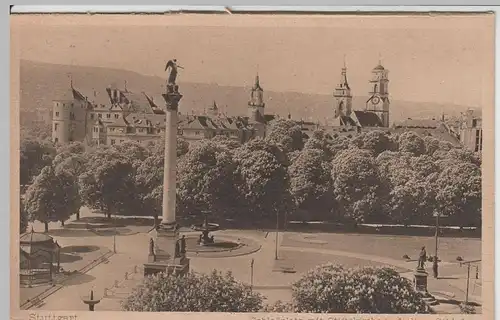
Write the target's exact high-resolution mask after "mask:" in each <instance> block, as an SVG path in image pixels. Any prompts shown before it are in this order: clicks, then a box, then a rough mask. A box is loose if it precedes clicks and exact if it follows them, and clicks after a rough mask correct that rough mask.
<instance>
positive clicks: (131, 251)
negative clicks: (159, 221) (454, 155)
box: [41, 227, 480, 311]
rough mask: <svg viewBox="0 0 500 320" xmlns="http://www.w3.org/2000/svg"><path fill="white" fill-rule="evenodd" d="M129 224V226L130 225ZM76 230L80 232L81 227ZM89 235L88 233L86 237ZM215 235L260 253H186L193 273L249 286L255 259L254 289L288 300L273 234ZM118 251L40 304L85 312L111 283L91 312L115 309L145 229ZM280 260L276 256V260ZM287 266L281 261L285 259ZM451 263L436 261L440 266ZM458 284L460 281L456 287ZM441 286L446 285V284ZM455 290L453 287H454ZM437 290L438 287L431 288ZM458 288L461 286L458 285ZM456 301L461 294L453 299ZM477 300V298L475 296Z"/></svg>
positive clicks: (133, 281)
mask: <svg viewBox="0 0 500 320" xmlns="http://www.w3.org/2000/svg"><path fill="white" fill-rule="evenodd" d="M130 228H132V229H133V228H134V227H130ZM76 231H78V232H77V233H81V232H80V230H76ZM71 232H72V230H68V232H67V233H68V234H67V235H65V236H64V237H61V238H60V239H61V242H62V243H63V244H64V245H77V244H87V245H90V244H95V245H101V246H103V245H104V246H107V247H108V248H110V249H112V246H113V237H112V236H109V235H108V236H99V235H96V234H95V233H89V234H88V236H85V237H82V236H81V235H78V236H75V237H71V236H70V234H71ZM90 234H92V235H90ZM217 234H221V235H224V234H228V235H233V236H234V235H235V234H236V235H237V236H240V237H245V238H251V239H253V240H255V241H257V242H259V243H261V245H262V247H261V249H260V250H259V251H257V252H255V253H252V254H250V255H246V256H239V257H230V258H200V257H196V256H195V255H193V256H190V257H189V258H190V259H191V269H192V270H194V271H197V272H203V273H207V272H210V271H212V270H213V269H217V270H219V271H222V272H224V271H231V272H232V274H233V276H234V277H235V278H236V279H237V280H239V281H242V282H245V283H248V284H250V282H251V278H252V277H251V268H250V262H251V260H252V259H254V268H253V285H254V289H255V290H256V291H258V292H260V293H262V294H264V295H265V296H266V297H267V298H268V300H267V302H269V303H272V302H274V301H276V300H284V301H287V300H290V299H291V290H290V289H289V286H290V285H291V284H292V283H293V282H294V281H296V280H297V279H299V278H300V276H301V274H300V273H295V274H287V273H282V272H273V269H275V267H276V264H277V262H276V260H275V248H276V233H274V232H269V233H267V234H266V233H264V232H256V231H242V230H237V231H235V230H221V231H217V233H216V236H217ZM278 236H279V238H278V243H283V233H279V234H278ZM116 247H117V252H118V253H117V254H116V255H114V256H112V257H110V259H109V263H107V264H102V265H99V266H97V267H96V268H94V269H92V270H91V271H90V272H88V273H87V274H85V275H82V276H81V277H80V278H76V279H74V281H73V282H72V283H70V285H68V286H66V287H64V288H62V289H61V290H59V291H58V292H56V293H55V294H54V295H52V296H50V297H48V298H47V299H46V300H45V304H44V305H43V306H41V309H44V310H76V311H78V310H85V309H86V306H85V305H84V304H83V303H82V302H81V300H80V297H81V296H82V295H84V294H87V293H88V291H89V290H90V288H94V290H96V292H98V293H100V294H101V295H102V294H103V292H104V288H112V287H113V285H114V283H115V281H118V282H119V283H120V285H119V288H115V289H114V290H113V292H109V294H110V296H108V297H105V298H104V299H103V300H102V302H101V303H100V304H99V305H98V306H97V307H96V310H115V311H116V310H120V301H121V300H122V299H123V298H125V297H126V296H127V295H128V294H129V293H130V292H131V291H132V289H133V288H134V287H135V286H137V284H139V283H140V281H141V279H142V269H140V272H139V273H137V274H134V275H133V277H131V278H130V279H128V280H126V281H125V280H124V275H125V272H129V273H130V272H131V271H133V269H134V266H139V267H142V264H143V263H144V262H145V261H146V259H147V248H148V235H147V234H145V233H138V234H130V235H123V236H116ZM279 250H283V251H292V252H299V253H300V252H307V253H311V254H317V255H334V256H340V257H349V258H357V259H362V260H367V261H374V262H377V263H379V264H382V265H391V266H395V267H397V268H400V269H404V270H408V272H406V273H403V274H402V275H403V276H406V277H409V278H412V273H411V269H413V266H412V265H411V264H409V263H407V262H405V261H403V260H396V259H392V258H387V257H381V256H377V255H370V254H361V253H354V252H349V251H342V250H330V249H324V248H314V247H295V246H280V249H279ZM278 262H280V260H278ZM284 263H285V264H286V260H284ZM447 265H451V263H445V262H443V263H441V266H442V267H443V268H444V267H446V266H447ZM460 277H463V275H460V276H459V277H458V278H459V279H448V280H445V279H442V280H434V279H431V278H430V279H429V286H430V287H432V288H433V289H435V288H443V287H444V288H445V289H446V290H444V289H441V290H444V291H452V289H448V287H447V286H449V287H450V288H455V286H458V288H462V287H464V284H465V279H463V278H460ZM459 282H461V283H462V285H461V286H459ZM445 284H446V285H445ZM456 289H457V288H455V289H453V290H455V291H456ZM436 290H437V289H436ZM458 290H461V289H458ZM471 293H472V296H471V300H474V299H476V300H477V299H480V298H479V297H475V296H474V290H472V289H471ZM457 298H458V299H459V300H460V299H461V297H457ZM479 301H480V300H479Z"/></svg>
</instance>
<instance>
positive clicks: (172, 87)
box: [165, 59, 184, 92]
mask: <svg viewBox="0 0 500 320" xmlns="http://www.w3.org/2000/svg"><path fill="white" fill-rule="evenodd" d="M177 69H184V68H183V67H181V66H179V65H178V64H177V59H172V60H168V62H167V64H166V65H165V71H166V72H167V89H168V90H169V92H175V91H177V90H176V89H177V88H178V85H177V84H176V83H175V80H176V79H177Z"/></svg>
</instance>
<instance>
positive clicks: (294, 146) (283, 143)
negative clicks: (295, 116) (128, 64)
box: [266, 119, 305, 153]
mask: <svg viewBox="0 0 500 320" xmlns="http://www.w3.org/2000/svg"><path fill="white" fill-rule="evenodd" d="M304 138H305V136H304V134H303V133H302V129H301V128H300V126H299V125H298V124H297V123H296V122H295V121H292V120H285V119H278V120H275V121H273V122H272V124H271V125H270V127H269V132H268V134H267V135H266V140H267V141H268V142H270V143H273V144H276V145H279V146H280V147H281V148H282V150H283V151H284V152H285V153H288V152H292V151H295V150H301V149H302V148H303V147H304V140H305V139H304Z"/></svg>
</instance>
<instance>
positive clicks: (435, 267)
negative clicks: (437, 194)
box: [432, 211, 439, 278]
mask: <svg viewBox="0 0 500 320" xmlns="http://www.w3.org/2000/svg"><path fill="white" fill-rule="evenodd" d="M434 215H435V216H436V234H435V240H436V247H435V250H434V259H432V270H433V272H434V278H437V277H438V243H439V240H438V239H439V212H437V211H436V212H434Z"/></svg>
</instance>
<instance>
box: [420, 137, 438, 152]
mask: <svg viewBox="0 0 500 320" xmlns="http://www.w3.org/2000/svg"><path fill="white" fill-rule="evenodd" d="M423 140H424V145H425V153H426V154H428V155H430V156H432V155H433V154H434V152H436V151H438V150H439V142H440V140H438V139H436V138H434V137H433V136H425V137H424V139H423Z"/></svg>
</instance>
